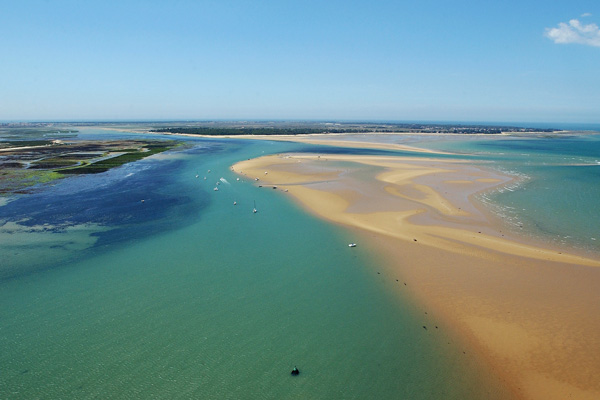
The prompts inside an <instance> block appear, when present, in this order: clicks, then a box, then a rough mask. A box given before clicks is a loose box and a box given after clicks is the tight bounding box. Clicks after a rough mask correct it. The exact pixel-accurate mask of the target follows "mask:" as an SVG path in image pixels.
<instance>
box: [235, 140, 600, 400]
mask: <svg viewBox="0 0 600 400" xmlns="http://www.w3.org/2000/svg"><path fill="white" fill-rule="evenodd" d="M336 145H338V143H337V142H336ZM350 145H353V144H350ZM233 169H234V170H235V171H236V172H238V173H239V174H242V175H244V176H247V177H249V178H252V179H255V178H259V179H260V180H259V181H257V182H256V183H257V184H261V185H269V186H277V189H278V190H281V191H282V192H284V193H285V194H286V195H290V196H291V198H293V199H295V200H296V201H297V202H299V203H300V204H301V205H302V206H304V207H305V208H306V209H308V210H310V211H311V212H312V213H314V214H315V215H317V216H319V217H321V218H324V219H327V220H329V221H333V222H335V223H338V224H341V225H344V226H348V227H351V228H353V229H356V232H357V234H360V236H361V238H362V239H361V240H362V242H361V243H359V245H361V246H362V245H363V244H366V245H368V246H370V247H371V248H373V249H376V250H378V251H381V252H382V254H385V255H386V260H387V265H388V268H389V269H388V271H387V276H388V277H389V278H390V279H392V280H395V279H399V281H400V282H406V283H407V286H405V287H404V289H403V290H406V291H409V292H410V294H411V295H412V296H413V297H414V298H415V299H417V301H418V303H419V304H421V305H422V307H423V308H424V309H429V310H433V312H434V313H436V315H439V316H440V317H441V318H443V320H444V321H445V326H449V327H451V328H452V329H453V330H454V331H455V333H456V334H458V335H459V336H460V337H462V338H464V339H466V340H467V342H468V344H469V346H470V348H469V350H470V351H476V352H477V353H478V354H479V356H480V357H482V358H483V359H485V361H486V362H487V363H488V365H489V366H490V367H491V369H492V370H493V371H495V373H497V374H498V375H499V376H500V377H501V379H502V380H503V381H505V382H506V384H507V385H508V386H509V387H510V389H511V390H512V392H513V393H514V394H515V397H517V398H527V399H565V398H573V399H598V398H600V380H598V379H597V377H598V376H599V375H600V350H599V349H600V313H599V312H598V311H599V310H600V291H599V290H598V288H600V268H598V267H600V261H599V260H596V259H590V258H585V257H582V256H579V255H576V254H568V253H567V252H565V251H561V250H557V249H550V248H543V247H540V246H538V245H533V244H529V243H524V242H523V240H521V239H520V238H516V237H510V236H509V235H508V234H507V233H506V232H502V228H501V226H499V224H498V223H497V221H494V220H493V218H491V217H490V215H488V214H487V213H486V212H485V211H484V210H482V209H481V207H480V206H479V205H478V204H477V202H475V201H473V195H474V194H476V193H479V192H481V191H485V190H489V189H491V188H493V187H496V186H498V185H501V184H504V183H507V182H509V181H511V179H512V178H511V177H508V176H504V175H501V174H497V173H493V172H490V171H487V170H484V169H481V168H476V167H473V166H470V165H469V164H467V163H465V162H461V161H460V160H456V161H440V160H438V159H434V158H427V159H425V158H410V157H393V156H390V157H387V156H362V155H327V156H319V155H306V154H301V155H300V154H287V155H278V156H267V157H262V158H258V159H254V160H248V161H243V162H240V163H238V164H236V165H235V166H234V167H233ZM357 241H359V240H358V239H357Z"/></svg>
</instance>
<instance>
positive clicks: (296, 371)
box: [292, 367, 300, 376]
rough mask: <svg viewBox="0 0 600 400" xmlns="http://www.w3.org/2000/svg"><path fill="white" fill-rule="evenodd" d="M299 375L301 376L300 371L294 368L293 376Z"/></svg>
mask: <svg viewBox="0 0 600 400" xmlns="http://www.w3.org/2000/svg"><path fill="white" fill-rule="evenodd" d="M299 374H300V371H299V370H298V368H296V367H294V369H293V370H292V375H294V376H296V375H299Z"/></svg>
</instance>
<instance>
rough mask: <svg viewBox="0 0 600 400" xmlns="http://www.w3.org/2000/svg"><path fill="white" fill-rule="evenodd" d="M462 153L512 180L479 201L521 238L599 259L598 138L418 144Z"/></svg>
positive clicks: (462, 139) (599, 153)
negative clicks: (514, 180) (515, 179)
mask: <svg viewBox="0 0 600 400" xmlns="http://www.w3.org/2000/svg"><path fill="white" fill-rule="evenodd" d="M423 145H425V146H426V147H428V148H432V149H439V150H445V151H452V152H457V153H463V154H468V155H469V156H470V157H472V159H473V163H478V164H480V165H483V166H485V167H491V168H494V169H497V170H499V171H503V172H506V173H509V174H511V175H515V176H517V177H518V178H519V179H518V180H517V182H515V183H514V184H513V185H511V186H509V187H505V188H500V189H499V190H497V191H494V192H492V193H488V194H485V195H484V196H482V198H481V200H482V201H484V202H485V203H487V204H488V206H489V207H490V208H492V209H493V210H494V212H495V213H496V214H497V215H498V216H499V217H500V219H501V220H503V221H505V222H507V223H508V228H509V229H511V230H513V231H514V232H516V233H518V234H521V235H528V236H530V237H531V238H533V239H535V240H537V241H540V242H542V243H547V244H549V245H552V246H558V247H563V248H565V247H566V248H571V249H573V250H575V251H577V252H581V253H583V254H587V255H589V256H592V257H595V258H597V257H598V256H599V255H600V237H599V234H598V226H600V203H599V202H598V199H600V135H569V136H551V137H549V136H538V137H528V138H524V137H510V138H506V137H487V138H486V137H483V138H482V137H480V138H477V139H476V140H473V139H470V138H455V139H453V140H439V141H435V142H433V141H431V142H426V143H423Z"/></svg>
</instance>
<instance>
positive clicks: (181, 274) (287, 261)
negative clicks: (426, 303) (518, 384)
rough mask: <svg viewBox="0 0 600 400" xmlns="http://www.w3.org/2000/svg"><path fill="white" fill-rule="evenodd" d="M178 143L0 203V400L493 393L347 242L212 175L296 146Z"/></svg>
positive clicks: (276, 195) (499, 394)
mask: <svg viewBox="0 0 600 400" xmlns="http://www.w3.org/2000/svg"><path fill="white" fill-rule="evenodd" d="M95 134H96V133H95ZM99 135H101V133H99ZM111 135H115V133H111ZM190 143H192V144H194V145H195V147H194V148H192V149H190V150H187V151H183V152H172V153H171V155H170V156H165V155H162V156H160V157H156V158H154V159H148V160H144V161H141V162H138V163H136V164H130V165H127V166H124V167H122V168H118V169H115V170H113V171H110V172H108V173H106V174H100V175H98V176H91V177H90V176H87V177H74V178H69V179H67V180H63V181H60V182H57V183H56V184H55V186H53V187H51V188H47V189H45V190H42V191H40V192H38V193H37V194H34V195H29V196H24V197H20V198H17V199H14V200H13V201H11V202H9V203H8V204H6V205H4V206H2V207H0V220H2V221H3V224H4V228H5V229H4V231H0V237H1V239H2V240H1V241H0V247H2V249H1V250H2V254H5V255H6V254H10V257H8V256H5V257H3V258H2V261H0V270H1V271H4V272H5V274H4V276H3V278H4V279H3V280H1V281H0V304H1V307H0V321H1V325H0V348H1V349H2V351H1V352H0V398H16V399H32V398H132V399H134V398H135V399H137V398H140V399H141V398H144V399H145V398H203V399H224V398H225V399H226V398H232V399H233V398H244V399H259V398H260V399H264V398H273V399H282V398H302V399H317V398H323V399H330V398H340V399H351V398H356V399H366V398H381V399H397V398H411V399H440V398H444V399H480V398H503V397H504V396H505V394H506V393H505V392H503V390H502V389H500V385H498V384H497V382H494V381H493V380H492V381H491V383H490V381H487V380H485V379H487V376H485V375H481V371H478V370H477V367H478V366H477V365H476V360H474V359H472V358H470V357H469V356H468V355H465V354H463V350H465V349H463V348H461V347H459V345H457V344H454V343H451V344H449V343H448V342H449V341H451V340H452V338H449V336H447V335H446V334H445V332H444V330H443V327H442V326H441V325H440V328H442V329H437V330H436V329H435V328H433V325H435V324H436V323H437V321H435V320H431V319H428V318H431V317H425V316H424V315H423V313H422V310H421V311H419V310H416V309H415V308H414V305H413V304H412V303H410V301H409V300H408V299H407V297H406V296H404V295H403V294H402V290H403V289H402V287H403V285H400V282H396V281H395V279H396V278H397V277H391V276H386V275H385V274H382V275H380V274H377V273H376V271H377V263H376V261H375V260H376V257H373V255H371V254H369V253H368V252H367V250H366V249H364V248H361V246H360V245H359V246H358V247H356V248H349V247H348V246H347V243H348V242H350V241H353V239H354V238H352V237H351V236H350V234H349V233H348V232H345V231H342V230H341V229H338V228H337V227H333V226H330V225H327V224H325V223H323V222H321V221H318V220H316V219H315V218H313V217H311V216H308V215H307V214H306V213H305V212H303V211H302V210H300V209H298V207H296V206H295V205H294V204H293V203H292V202H290V201H289V200H288V199H286V198H285V194H284V193H282V192H277V191H274V190H272V189H266V188H262V189H261V188H258V187H256V186H255V185H254V184H253V182H246V181H245V180H244V179H243V178H242V179H241V180H240V181H238V180H237V176H236V175H234V174H233V173H232V172H231V171H230V170H229V167H230V165H232V164H233V163H234V162H235V161H238V160H242V159H246V158H250V157H256V156H258V155H262V154H269V153H275V152H280V151H284V150H290V149H305V150H306V149H307V148H306V147H305V146H299V145H295V144H288V143H271V142H250V143H249V142H246V141H235V140H230V141H212V140H190ZM209 169H210V173H209V172H208V170H209ZM196 175H198V177H196ZM205 176H206V178H207V179H206V180H204V177H205ZM220 178H224V180H220ZM217 181H218V182H220V184H219V185H218V188H219V190H218V191H214V190H213V189H214V187H217V185H216V183H217ZM141 200H144V201H143V202H142V201H141ZM234 201H236V202H237V205H235V206H234V205H233V202H234ZM254 204H256V207H257V208H258V213H256V214H254V213H252V208H253V207H254ZM10 224H13V225H12V229H13V230H12V231H10V232H9V231H8V230H7V226H8V225H10ZM14 235H17V236H18V240H15V239H14V237H15V236H14ZM11 237H12V238H13V239H11V240H9V238H11ZM423 325H429V329H427V330H425V329H423V327H422V326H423ZM467 350H468V349H467ZM294 366H297V367H298V368H299V369H300V371H301V374H300V375H299V376H298V377H291V376H290V371H291V369H292V368H293V367H294Z"/></svg>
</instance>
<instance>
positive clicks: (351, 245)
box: [348, 243, 356, 247]
mask: <svg viewBox="0 0 600 400" xmlns="http://www.w3.org/2000/svg"><path fill="white" fill-rule="evenodd" d="M348 247H356V243H350V244H348Z"/></svg>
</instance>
